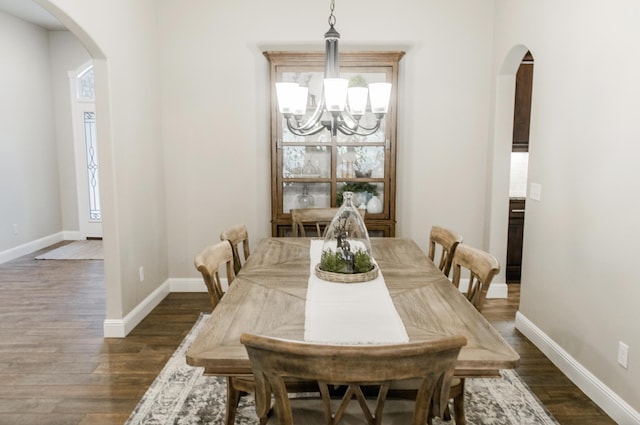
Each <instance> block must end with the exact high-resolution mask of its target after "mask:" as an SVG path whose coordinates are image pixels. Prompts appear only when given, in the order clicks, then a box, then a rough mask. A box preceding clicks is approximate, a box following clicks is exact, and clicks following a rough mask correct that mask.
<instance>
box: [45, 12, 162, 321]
mask: <svg viewBox="0 0 640 425" xmlns="http://www.w3.org/2000/svg"><path fill="white" fill-rule="evenodd" d="M37 3H39V4H41V5H42V6H43V7H45V9H47V10H48V11H49V12H50V13H52V14H53V15H54V16H56V17H57V18H58V19H60V20H61V21H62V22H63V23H64V24H65V25H66V26H67V28H69V30H70V31H72V32H73V34H74V35H75V36H76V37H78V39H79V40H80V42H81V43H82V44H83V46H84V47H85V48H86V49H87V51H88V52H89V54H90V55H91V56H92V58H93V59H94V72H95V79H96V115H97V117H99V120H98V121H97V130H98V152H99V161H100V193H101V198H102V199H101V200H102V207H103V235H104V247H105V281H106V282H105V284H106V290H107V312H106V314H107V320H108V321H109V320H120V319H122V318H123V317H125V316H126V315H127V314H130V313H131V312H132V311H133V310H134V309H135V308H136V307H137V306H138V305H139V304H140V303H141V302H142V300H144V299H145V298H146V297H148V296H149V295H150V294H152V293H153V292H154V291H156V290H157V289H158V288H160V287H161V286H162V284H163V283H164V282H166V280H167V278H168V277H169V276H168V265H167V264H168V261H167V236H166V235H167V231H166V229H167V223H166V220H165V194H164V192H165V190H164V188H165V177H164V169H163V160H164V152H163V146H162V138H161V135H160V125H161V119H160V116H159V111H160V100H161V96H160V90H159V78H158V76H159V70H158V34H157V25H156V10H157V9H156V2H155V1H153V0H140V1H135V2H131V1H129V0H113V1H109V2H104V1H100V0H83V1H77V0H38V1H37ZM141 266H142V267H144V271H145V272H144V276H145V280H144V282H142V283H140V282H139V273H138V270H139V267H141Z"/></svg>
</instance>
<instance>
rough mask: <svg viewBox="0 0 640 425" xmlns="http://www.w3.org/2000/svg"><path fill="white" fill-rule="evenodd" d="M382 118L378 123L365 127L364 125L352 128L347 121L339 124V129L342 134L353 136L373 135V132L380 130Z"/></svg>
mask: <svg viewBox="0 0 640 425" xmlns="http://www.w3.org/2000/svg"><path fill="white" fill-rule="evenodd" d="M381 121H382V120H380V119H379V120H378V121H377V122H376V125H375V126H373V127H370V128H369V127H363V126H360V125H359V126H357V127H356V128H351V127H349V126H348V125H347V124H346V123H344V122H343V123H342V124H340V125H339V126H338V131H339V132H340V133H342V134H346V135H347V136H352V135H356V136H371V135H372V134H374V133H375V132H376V131H378V130H379V129H380V123H381Z"/></svg>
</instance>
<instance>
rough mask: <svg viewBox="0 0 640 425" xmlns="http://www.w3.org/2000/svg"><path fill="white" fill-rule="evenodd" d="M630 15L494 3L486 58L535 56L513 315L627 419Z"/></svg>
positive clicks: (635, 391) (637, 312)
mask: <svg viewBox="0 0 640 425" xmlns="http://www.w3.org/2000/svg"><path fill="white" fill-rule="evenodd" d="M639 19H640V3H638V2H636V1H626V0H611V1H607V2H584V1H580V0H564V1H554V0H543V1H541V0H523V1H519V2H512V1H506V0H501V1H498V2H497V22H496V51H495V56H494V58H495V66H496V67H499V66H500V64H501V63H502V62H503V61H504V60H505V57H506V55H507V54H508V52H509V51H510V50H511V49H512V48H513V47H514V46H516V45H519V44H522V45H525V46H527V48H529V49H530V50H531V52H532V54H533V56H534V60H535V65H534V66H535V72H534V81H533V103H532V116H531V138H530V147H529V182H535V183H539V184H541V186H542V194H541V195H542V196H541V199H540V201H535V200H528V201H527V206H526V209H527V211H526V220H525V232H524V258H523V269H522V295H521V303H520V313H521V315H522V316H523V317H526V319H528V320H529V321H530V322H531V323H533V324H534V326H535V327H537V329H538V330H539V331H541V332H542V333H543V334H545V335H546V336H547V337H548V338H549V339H550V341H552V343H551V345H552V346H553V347H554V349H555V350H556V351H557V352H559V353H562V354H564V353H566V354H567V355H568V356H569V357H571V358H572V359H573V360H574V361H575V362H576V363H575V365H574V368H575V369H580V368H584V369H586V370H587V371H588V373H587V375H592V377H593V378H594V379H595V380H599V381H600V382H602V383H603V384H604V385H606V386H607V387H608V388H609V389H610V390H612V391H613V392H614V393H615V394H617V395H618V396H619V397H621V398H622V399H624V400H625V401H626V403H628V405H630V406H631V407H632V408H633V409H635V411H636V413H635V414H636V415H637V411H639V410H640V332H638V323H640V309H639V308H638V300H640V285H638V284H637V280H638V279H637V273H636V270H635V267H634V266H635V261H637V256H638V247H637V241H636V237H637V236H638V235H639V234H640V222H638V219H637V218H638V217H639V216H640V201H639V198H638V193H640V169H639V168H638V166H637V158H638V156H640V145H639V144H638V140H639V139H638V131H637V128H638V117H640V83H639V82H638V75H640V47H639V45H638V42H637V40H638V39H639V38H640V27H639V26H638V25H637V22H638V20H639ZM618 341H624V342H626V343H627V344H628V345H629V347H630V350H629V368H628V369H625V368H623V367H621V366H619V365H618V364H617V362H616V359H617V349H618ZM576 365H577V366H576ZM578 366H579V367H578ZM591 395H593V394H591ZM618 407H619V406H618ZM637 417H638V416H636V418H637ZM616 420H618V421H619V423H630V422H628V418H622V419H621V418H616ZM636 420H638V419H636Z"/></svg>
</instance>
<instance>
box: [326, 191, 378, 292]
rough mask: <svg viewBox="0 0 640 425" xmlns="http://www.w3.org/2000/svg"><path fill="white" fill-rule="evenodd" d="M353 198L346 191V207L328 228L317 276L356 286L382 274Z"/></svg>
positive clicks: (338, 213) (339, 211)
mask: <svg viewBox="0 0 640 425" xmlns="http://www.w3.org/2000/svg"><path fill="white" fill-rule="evenodd" d="M352 198H353V193H352V192H344V204H343V205H342V206H341V207H340V209H339V210H338V212H337V213H336V215H335V216H334V218H333V220H332V221H331V224H329V226H328V228H327V234H326V236H325V239H324V242H323V244H322V251H321V252H322V253H321V256H320V262H319V263H318V264H317V265H316V276H318V277H319V278H320V279H323V280H328V281H333V282H342V283H355V282H365V281H367V280H372V279H375V278H376V277H377V275H378V268H377V266H376V264H375V262H374V261H373V258H372V257H371V242H370V241H369V232H368V231H367V228H366V226H365V224H364V220H363V219H362V216H361V215H360V212H358V210H357V209H356V208H355V207H354V206H353V202H352Z"/></svg>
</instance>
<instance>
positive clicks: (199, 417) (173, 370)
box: [125, 314, 558, 425]
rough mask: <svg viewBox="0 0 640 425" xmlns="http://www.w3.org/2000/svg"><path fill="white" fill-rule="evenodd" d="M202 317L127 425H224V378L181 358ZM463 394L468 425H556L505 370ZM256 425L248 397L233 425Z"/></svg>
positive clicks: (471, 385) (470, 386) (470, 383)
mask: <svg viewBox="0 0 640 425" xmlns="http://www.w3.org/2000/svg"><path fill="white" fill-rule="evenodd" d="M205 317H206V315H205V314H203V315H201V317H200V319H199V320H198V322H197V323H196V324H195V325H194V327H193V329H192V330H191V331H190V333H189V334H188V335H187V337H186V338H185V339H184V341H183V342H182V343H181V344H180V347H178V349H177V350H176V352H175V353H174V354H173V356H172V357H171V359H170V360H169V361H168V362H167V364H166V366H165V367H164V369H163V370H162V372H160V375H158V377H157V378H156V379H155V381H154V382H153V383H152V384H151V387H150V388H149V390H147V392H146V393H145V395H144V397H143V398H142V400H141V401H140V403H139V404H138V406H137V407H136V408H135V410H134V411H133V413H132V414H131V416H130V417H129V419H128V421H127V422H126V424H125V425H199V424H215V425H217V424H223V423H224V412H225V398H226V383H225V381H224V379H223V378H218V377H211V376H207V377H205V376H203V375H202V369H201V368H195V367H191V366H188V365H187V364H186V363H185V353H186V351H187V349H188V348H189V346H190V345H191V342H192V341H193V339H194V338H195V336H196V335H197V334H198V332H199V330H200V327H201V326H202V324H203V323H204V320H203V319H204V318H205ZM465 391H466V394H465V397H466V399H465V411H466V415H467V424H469V425H558V422H557V421H556V420H555V419H554V418H553V417H552V416H551V414H550V413H549V412H548V411H547V410H546V409H545V408H544V406H543V405H542V404H541V403H540V401H539V400H538V399H537V398H536V396H535V395H534V394H532V393H531V391H529V389H528V387H527V386H526V384H525V383H524V382H522V380H521V379H520V377H519V376H518V374H517V373H516V372H515V371H512V370H507V371H504V372H503V373H502V379H468V380H467V382H466V386H465ZM257 423H258V420H257V417H256V415H255V410H254V404H253V399H252V397H251V396H250V395H249V396H245V397H242V398H241V399H240V406H239V407H238V415H237V417H236V424H237V425H254V424H257ZM436 424H437V425H444V424H451V425H453V424H454V422H453V421H451V422H444V421H441V420H439V419H437V418H436V419H435V420H434V425H436Z"/></svg>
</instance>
